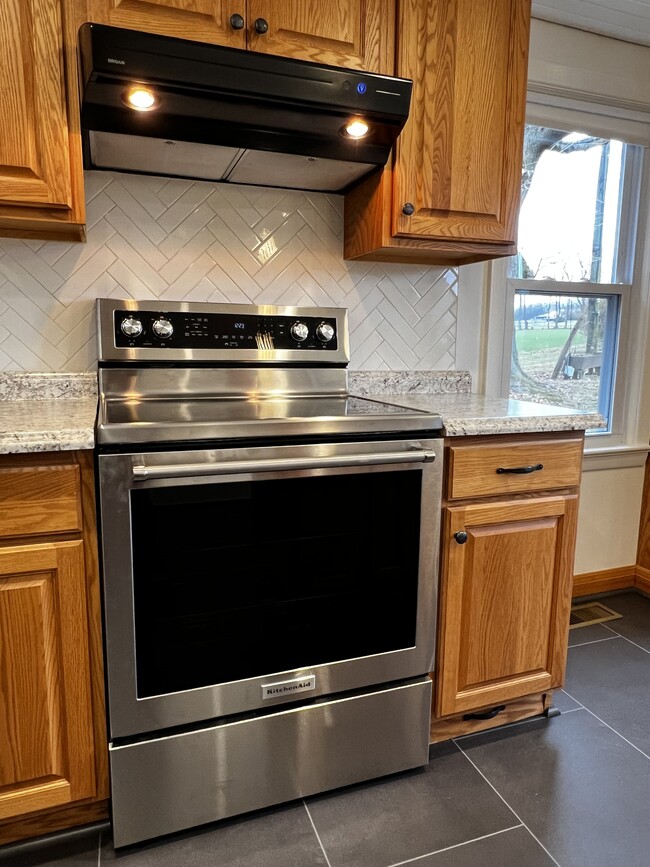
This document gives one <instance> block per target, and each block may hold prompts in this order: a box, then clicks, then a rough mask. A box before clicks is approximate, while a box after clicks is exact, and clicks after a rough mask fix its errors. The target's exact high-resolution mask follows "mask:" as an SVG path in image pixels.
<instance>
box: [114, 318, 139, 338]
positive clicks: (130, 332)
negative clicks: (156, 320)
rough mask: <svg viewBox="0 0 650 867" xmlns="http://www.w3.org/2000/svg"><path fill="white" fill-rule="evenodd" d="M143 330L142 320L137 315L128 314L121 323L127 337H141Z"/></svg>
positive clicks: (123, 332)
mask: <svg viewBox="0 0 650 867" xmlns="http://www.w3.org/2000/svg"><path fill="white" fill-rule="evenodd" d="M142 330H143V329H142V322H140V320H139V319H136V318H135V316H127V317H126V319H123V320H122V322H121V324H120V331H121V332H122V334H123V335H124V336H125V337H139V336H140V335H141V334H142Z"/></svg>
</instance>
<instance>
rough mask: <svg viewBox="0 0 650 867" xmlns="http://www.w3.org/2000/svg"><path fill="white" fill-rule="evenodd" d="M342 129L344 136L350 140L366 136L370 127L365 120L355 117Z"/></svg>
mask: <svg viewBox="0 0 650 867" xmlns="http://www.w3.org/2000/svg"><path fill="white" fill-rule="evenodd" d="M343 129H344V131H345V134H346V135H348V136H350V138H363V137H364V135H367V133H368V130H369V129H370V127H369V126H368V124H367V123H366V122H365V120H361V119H360V118H358V117H355V118H354V119H353V120H351V121H349V122H348V123H346V125H345V126H344V127H343Z"/></svg>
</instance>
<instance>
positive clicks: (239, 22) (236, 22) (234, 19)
mask: <svg viewBox="0 0 650 867" xmlns="http://www.w3.org/2000/svg"><path fill="white" fill-rule="evenodd" d="M245 23H246V22H245V21H244V19H243V17H242V16H241V15H238V14H237V12H235V14H234V15H231V16H230V26H231V27H232V29H233V30H241V29H242V27H243V26H244V24H245Z"/></svg>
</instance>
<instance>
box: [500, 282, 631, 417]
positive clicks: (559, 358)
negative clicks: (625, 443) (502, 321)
mask: <svg viewBox="0 0 650 867" xmlns="http://www.w3.org/2000/svg"><path fill="white" fill-rule="evenodd" d="M619 306H620V305H619V296H618V295H605V294H598V295H595V294H584V295H578V294H568V293H567V294H561V293H558V294H554V295H550V294H543V293H541V292H535V291H532V292H531V291H527V290H524V289H517V290H516V291H515V311H514V320H515V321H514V338H513V351H512V372H511V379H510V396H511V397H512V398H515V399H517V400H529V401H533V402H535V403H546V404H554V405H555V406H568V407H575V408H576V409H584V410H590V411H594V412H600V413H601V414H602V415H604V416H605V417H606V418H607V419H609V418H610V416H611V401H612V385H613V375H614V368H615V355H616V342H617V334H618V322H619Z"/></svg>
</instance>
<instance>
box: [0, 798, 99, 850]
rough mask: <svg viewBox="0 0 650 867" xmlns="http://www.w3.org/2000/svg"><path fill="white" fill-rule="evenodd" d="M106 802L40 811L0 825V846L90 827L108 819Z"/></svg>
mask: <svg viewBox="0 0 650 867" xmlns="http://www.w3.org/2000/svg"><path fill="white" fill-rule="evenodd" d="M108 816H109V810H108V801H107V800H106V801H94V802H92V803H90V804H81V805H76V806H74V807H64V808H60V809H56V810H47V811H42V812H41V813H40V814H39V813H37V814H35V815H33V816H28V817H27V818H22V819H17V820H9V821H6V822H3V823H2V824H0V846H4V845H5V844H6V843H15V842H17V841H18V840H25V839H27V838H28V837H42V836H43V835H44V834H53V833H54V832H55V831H64V830H65V829H66V828H74V827H76V826H77V825H90V824H91V823H93V822H101V821H102V820H104V819H108Z"/></svg>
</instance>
